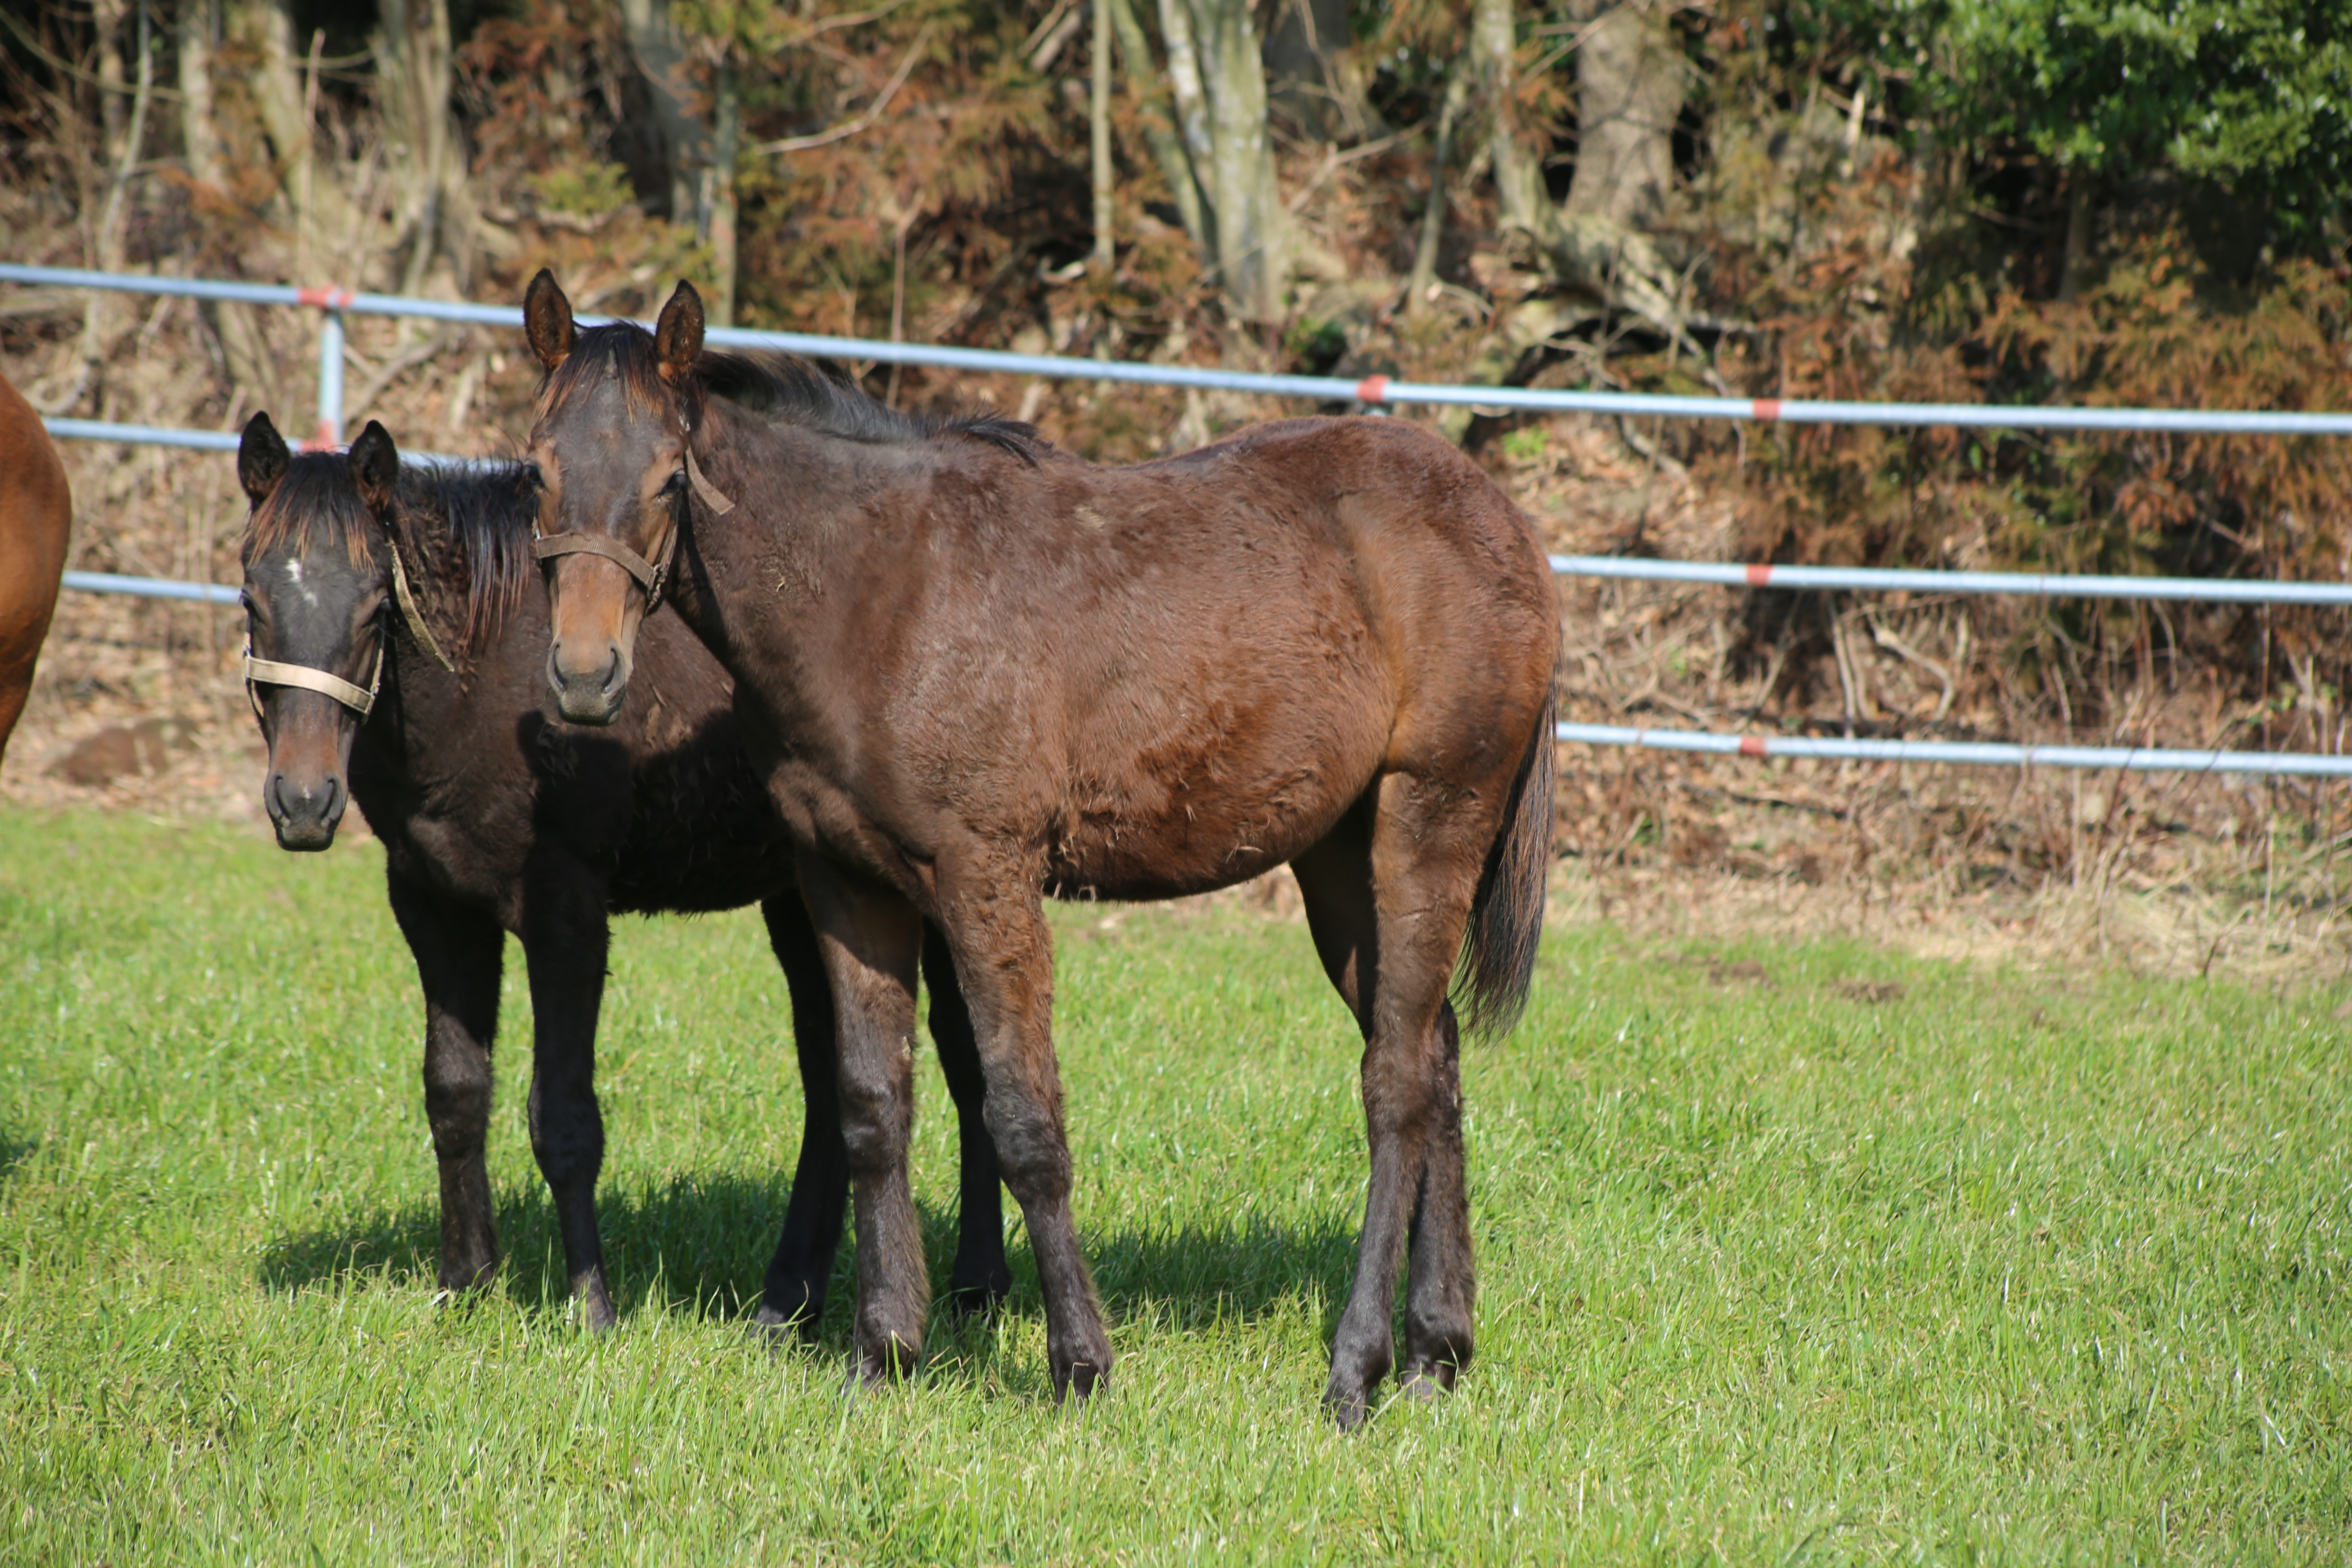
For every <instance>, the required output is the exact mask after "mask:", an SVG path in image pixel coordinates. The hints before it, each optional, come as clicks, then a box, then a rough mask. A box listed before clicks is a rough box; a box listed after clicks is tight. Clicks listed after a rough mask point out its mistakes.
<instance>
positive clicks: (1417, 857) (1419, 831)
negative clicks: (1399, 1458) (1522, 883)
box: [1295, 773, 1487, 1426]
mask: <svg viewBox="0 0 2352 1568" xmlns="http://www.w3.org/2000/svg"><path fill="white" fill-rule="evenodd" d="M1457 799H1458V796H1457V795H1456V794H1455V792H1454V791H1451V790H1449V789H1446V788H1444V787H1442V786H1439V787H1433V786H1430V785H1425V784H1423V783H1421V781H1419V780H1417V779H1415V778H1413V777H1412V776H1411V775H1408V774H1403V773H1391V774H1388V775H1386V776H1385V777H1383V778H1382V779H1381V781H1380V783H1379V784H1377V785H1376V786H1375V788H1374V791H1373V793H1372V795H1370V798H1369V799H1368V800H1367V801H1366V802H1365V803H1364V804H1362V805H1359V807H1358V808H1357V809H1356V810H1355V811H1353V812H1351V813H1350V814H1349V817H1348V818H1347V820H1346V821H1344V822H1342V823H1341V824H1340V825H1339V827H1337V828H1336V829H1335V830H1334V831H1333V833H1332V834H1331V835H1330V837H1328V838H1326V839H1325V840H1324V841H1323V842H1322V843H1320V844H1318V845H1317V846H1316V847H1314V848H1313V849H1312V850H1310V851H1308V852H1307V854H1306V855H1304V856H1301V857H1300V858H1298V860H1297V862H1296V863H1295V869H1296V870H1297V875H1298V880H1299V887H1300V889H1301V891H1302V892H1303V893H1304V894H1305V896H1306V901H1307V919H1308V921H1309V922H1310V924H1311V926H1312V928H1313V931H1314V933H1315V942H1316V948H1317V951H1318V953H1319V954H1320V955H1321V957H1322V959H1323V963H1324V967H1325V969H1326V970H1327V971H1328V973H1330V975H1331V978H1332V981H1333V983H1334V984H1336V985H1337V986H1338V987H1339V992H1340V994H1341V995H1342V996H1343V997H1344V998H1345V999H1346V1000H1347V1002H1348V1005H1349V1007H1350V1008H1351V1009H1352V1010H1353V1011H1354V1013H1355V1015H1356V1019H1357V1023H1358V1026H1359V1027H1360V1029H1361V1030H1362V1032H1363V1035H1364V1059H1363V1095H1364V1124H1365V1131H1366V1133H1367V1139H1368V1142H1369V1143H1370V1155H1371V1172H1370V1181H1369V1182H1368V1183H1367V1184H1366V1189H1365V1198H1364V1229H1363V1236H1362V1239H1361V1241H1360V1244H1359V1247H1358V1251H1357V1256H1356V1277H1355V1281H1354V1284H1353V1286H1352V1287H1351V1289H1349V1296H1348V1304H1347V1306H1346V1308H1345V1309H1344V1310H1342V1311H1341V1313H1340V1318H1339V1330H1338V1331H1337V1332H1336V1333H1335V1334H1334V1335H1333V1336H1332V1343H1331V1381H1330V1384H1329V1385H1328V1388H1327V1389H1326V1391H1325V1394H1324V1398H1325V1400H1326V1402H1327V1403H1328V1405H1330V1407H1331V1409H1332V1412H1333V1414H1334V1415H1336V1416H1337V1417H1338V1419H1339V1424H1340V1425H1341V1426H1355V1425H1356V1424H1357V1423H1359V1422H1360V1421H1361V1420H1362V1419H1363V1418H1364V1416H1365V1415H1366V1414H1367V1413H1368V1411H1369V1410H1370V1403H1371V1396H1372V1392H1373V1390H1375V1389H1376V1388H1377V1387H1378V1386H1379V1384H1380V1383H1381V1379H1382V1378H1383V1377H1385V1376H1386V1375H1387V1374H1388V1372H1389V1370H1390V1368H1391V1366H1392V1365H1393V1364H1394V1362H1395V1353H1396V1352H1395V1335H1394V1331H1393V1329H1392V1327H1391V1308H1392V1303H1393V1300H1394V1293H1395V1289H1396V1275H1397V1266H1398V1263H1399V1262H1400V1260H1401V1259H1402V1256H1403V1254H1404V1251H1405V1248H1406V1246H1407V1243H1408V1239H1409V1240H1410V1243H1411V1246H1412V1260H1413V1267H1412V1279H1411V1283H1410V1286H1409V1289H1408V1293H1407V1301H1406V1312H1405V1321H1406V1335H1407V1337H1406V1362H1405V1367H1404V1375H1405V1378H1406V1381H1407V1382H1408V1383H1409V1384H1414V1383H1418V1382H1420V1381H1421V1380H1423V1379H1426V1380H1429V1381H1431V1382H1433V1383H1434V1384H1436V1385H1437V1386H1439V1387H1444V1386H1449V1385H1450V1384H1451V1383H1452V1381H1453V1377H1454V1372H1455V1370H1456V1369H1458V1368H1459V1367H1460V1366H1461V1365H1462V1364H1464V1363H1466V1362H1467V1361H1468V1360H1469V1358H1470V1353H1471V1349H1472V1332H1471V1303H1472V1300H1473V1298H1474V1296H1475V1276H1474V1274H1473V1266H1472V1262H1471V1253H1470V1237H1469V1214H1468V1208H1467V1205H1466V1203H1465V1201H1464V1194H1465V1180H1464V1173H1463V1166H1462V1141H1461V1134H1460V1118H1461V1100H1460V1089H1459V1086H1458V1076H1457V1074H1456V1071H1455V1069H1454V1068H1452V1067H1451V1066H1450V1065H1449V1064H1450V1057H1449V1053H1448V1049H1447V1047H1448V1045H1449V1043H1450V1041H1451V1039H1452V1034H1451V1024H1452V1019H1451V1013H1450V1010H1449V1009H1448V1007H1447V1005H1446V1002H1445V990H1446V986H1447V984H1448V982H1449V981H1450V980H1451V978H1452V975H1453V972H1454V960H1455V956H1456V955H1457V954H1458V953H1459V952H1460V950H1461V944H1462V933H1463V930H1464V928H1465V924H1466V923H1467V921H1468V919H1469V913H1470V904H1471V900H1472V899H1473V897H1474V896H1475V892H1476V888H1477V881H1478V874H1479V872H1480V870H1481V868H1483V865H1484V857H1483V853H1482V851H1483V836H1482V834H1481V832H1480V831H1479V830H1480V829H1481V828H1482V827H1485V826H1487V825H1483V824H1479V823H1476V822H1464V821H1462V820H1460V818H1461V817H1462V816H1466V815H1468V814H1466V813H1462V812H1460V811H1459V810H1458V807H1456V805H1455V802H1456V800H1457Z"/></svg>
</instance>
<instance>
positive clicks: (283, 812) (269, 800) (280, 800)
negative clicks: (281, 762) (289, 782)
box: [261, 773, 293, 822]
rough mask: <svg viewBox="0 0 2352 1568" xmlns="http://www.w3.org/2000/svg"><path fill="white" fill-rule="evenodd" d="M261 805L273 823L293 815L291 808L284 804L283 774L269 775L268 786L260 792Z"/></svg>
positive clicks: (284, 786) (284, 781) (284, 787)
mask: <svg viewBox="0 0 2352 1568" xmlns="http://www.w3.org/2000/svg"><path fill="white" fill-rule="evenodd" d="M261 804H262V806H263V808H264V809H265V810H267V811H268V813H269V818H270V820H271V821H273V822H283V821H285V820H286V819H287V818H288V817H289V816H292V815H293V812H292V810H291V808H289V806H288V805H287V804H286V775H285V774H284V773H271V774H270V775H269V784H268V787H267V788H265V789H264V790H263V791H262V792H261Z"/></svg>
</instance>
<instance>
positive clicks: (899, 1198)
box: [798, 850, 931, 1383]
mask: <svg viewBox="0 0 2352 1568" xmlns="http://www.w3.org/2000/svg"><path fill="white" fill-rule="evenodd" d="M798 860H799V866H800V877H801V897H802V898H803V900H804V901H805V902H806V904H807V906H808V912H809V919H810V921H811V922H812V923H813V924H814V926H815V928H816V933H817V948H818V951H819V952H821V953H822V954H823V955H824V968H825V973H826V975H827V976H828V977H829V978H830V979H831V980H832V982H833V1005H834V1011H835V1015H836V1016H837V1017H838V1020H839V1022H838V1025H837V1040H838V1047H837V1050H836V1053H835V1073H836V1076H835V1092H836V1093H837V1094H838V1095H839V1096H840V1102H841V1140H842V1146H843V1151H844V1152H845V1155H846V1157H847V1160H848V1164H849V1179H850V1194H851V1202H852V1204H853V1205H855V1209H856V1219H857V1312H856V1326H855V1327H854V1328H853V1330H852V1331H851V1332H852V1339H853V1342H854V1343H855V1344H856V1347H857V1375H858V1377H859V1378H860V1380H862V1381H864V1382H866V1383H874V1382H878V1381H880V1380H881V1379H883V1378H886V1377H888V1376H890V1375H891V1374H893V1373H898V1372H902V1371H906V1370H908V1369H909V1368H910V1367H911V1366H912V1365H913V1363H915V1361H916V1358H917V1357H919V1355H920V1354H921V1353H922V1348H923V1327H924V1321H925V1320H926V1319H927V1318H928V1317H929V1310H930V1304H931V1288H930V1281H929V1275H928V1272H927V1270H926V1268H925V1267H924V1263H923V1235H922V1227H921V1226H920V1225H919V1223H918V1222H917V1220H916V1217H915V1199H914V1194H913V1193H912V1191H911V1190H910V1189H909V1187H908V1178H907V1146H908V1141H909V1136H910V1134H911V1132H912V1130H913V1126H914V1102H915V1083H914V1044H915V971H916V965H917V963H918V962H919V956H920V953H921V951H922V941H923V922H922V917H921V916H920V915H919V913H917V912H916V910H915V907H914V906H913V905H912V904H910V903H908V901H907V900H905V899H903V898H901V897H900V896H899V895H898V894H897V893H896V892H893V891H892V890H890V889H887V888H884V887H882V886H880V885H879V884H877V883H874V882H869V881H866V880H864V879H860V878H858V877H856V876H855V875H853V874H851V873H849V872H846V871H844V870H841V869H840V868H836V867H835V866H834V865H832V864H831V863H830V862H828V861H826V860H825V859H824V858H822V857H820V856H818V855H816V854H814V852H811V851H806V850H803V852H802V853H801V854H800V856H799V857H798Z"/></svg>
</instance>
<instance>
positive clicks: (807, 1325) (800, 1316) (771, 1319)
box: [751, 1301, 816, 1350]
mask: <svg viewBox="0 0 2352 1568" xmlns="http://www.w3.org/2000/svg"><path fill="white" fill-rule="evenodd" d="M751 1335H752V1337H753V1338H754V1339H757V1340H760V1341H761V1342H765V1343H767V1344H771V1345H774V1346H775V1347H776V1348H778V1349H779V1350H781V1349H782V1348H783V1347H784V1346H786V1345H789V1344H793V1343H800V1344H814V1343H815V1342H816V1314H815V1313H814V1312H812V1311H810V1310H808V1309H807V1308H805V1307H803V1308H802V1309H800V1310H797V1311H791V1312H780V1311H778V1310H776V1309H775V1308H773V1307H771V1306H769V1305H768V1304H767V1303H766V1302H764V1301H762V1302H761V1303H760V1310H758V1311H756V1312H754V1313H752V1314H751Z"/></svg>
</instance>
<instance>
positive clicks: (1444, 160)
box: [1404, 52, 1473, 316]
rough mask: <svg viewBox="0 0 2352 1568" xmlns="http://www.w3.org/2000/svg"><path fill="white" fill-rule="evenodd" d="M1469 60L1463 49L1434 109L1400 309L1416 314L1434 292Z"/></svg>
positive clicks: (1466, 92) (1466, 98)
mask: <svg viewBox="0 0 2352 1568" xmlns="http://www.w3.org/2000/svg"><path fill="white" fill-rule="evenodd" d="M1472 68H1473V62H1472V60H1471V58H1470V57H1469V55H1468V54H1467V53H1466V52H1465V54H1463V55H1462V56H1461V57H1460V58H1456V59H1455V60H1454V64H1453V67H1452V68H1450V69H1448V70H1447V71H1446V73H1445V96H1444V99H1443V100H1441V101H1440V103H1439V105H1438V110H1437V144H1436V145H1435V146H1434V147H1433V148H1432V149H1431V150H1430V159H1429V205H1427V206H1425V207H1423V208H1422V211H1421V239H1420V242H1419V243H1418V244H1416V245H1415V246H1414V247H1413V251H1412V279H1410V280H1409V281H1408V282H1407V283H1406V285H1405V299H1404V309H1405V314H1406V315H1408V316H1418V315H1421V314H1422V313H1423V312H1424V311H1426V310H1428V309H1429V306H1430V296H1431V295H1432V294H1433V293H1434V292H1436V283H1437V250H1438V247H1439V245H1440V244H1441V243H1442V242H1443V241H1444V237H1445V171H1446V168H1447V166H1448V165H1450V164H1451V163H1453V162H1454V122H1455V121H1458V120H1460V119H1461V118H1462V110H1463V108H1464V106H1465V105H1466V104H1467V103H1468V102H1469V101H1470V79H1471V71H1472Z"/></svg>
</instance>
